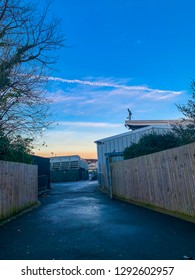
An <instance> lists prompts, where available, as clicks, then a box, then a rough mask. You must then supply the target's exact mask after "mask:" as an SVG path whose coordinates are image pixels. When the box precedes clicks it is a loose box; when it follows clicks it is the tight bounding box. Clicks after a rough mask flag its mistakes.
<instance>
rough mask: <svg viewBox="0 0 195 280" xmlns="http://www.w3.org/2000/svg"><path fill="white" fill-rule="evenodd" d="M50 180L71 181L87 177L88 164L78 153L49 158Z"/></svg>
mask: <svg viewBox="0 0 195 280" xmlns="http://www.w3.org/2000/svg"><path fill="white" fill-rule="evenodd" d="M50 170H51V182H73V181H80V180H86V179H88V164H87V162H86V161H85V160H83V159H81V158H80V156H78V155H72V156H57V157H52V158H50Z"/></svg>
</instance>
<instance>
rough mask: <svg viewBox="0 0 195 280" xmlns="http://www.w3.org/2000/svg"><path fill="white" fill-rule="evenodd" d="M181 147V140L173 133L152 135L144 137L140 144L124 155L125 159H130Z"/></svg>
mask: <svg viewBox="0 0 195 280" xmlns="http://www.w3.org/2000/svg"><path fill="white" fill-rule="evenodd" d="M179 145H180V143H179V139H178V138H177V137H176V136H175V135H174V134H173V133H172V132H169V133H166V134H163V135H162V134H156V133H150V134H145V135H143V136H142V137H141V138H140V140H139V141H138V143H134V144H132V145H131V146H130V147H128V148H126V149H125V150H124V152H123V155H124V159H130V158H135V157H139V156H143V155H148V154H152V153H156V152H159V151H162V150H166V149H170V148H174V147H178V146H179Z"/></svg>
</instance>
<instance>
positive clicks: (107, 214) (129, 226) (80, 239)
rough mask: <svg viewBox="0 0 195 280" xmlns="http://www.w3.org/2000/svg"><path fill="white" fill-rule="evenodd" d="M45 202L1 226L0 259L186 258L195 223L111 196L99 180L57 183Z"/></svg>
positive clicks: (194, 248) (194, 246)
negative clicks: (98, 185) (101, 190)
mask: <svg viewBox="0 0 195 280" xmlns="http://www.w3.org/2000/svg"><path fill="white" fill-rule="evenodd" d="M40 201H41V206H39V207H38V208H36V209H34V210H32V211H30V212H28V213H26V214H24V215H21V216H19V217H17V218H16V219H13V220H11V221H10V222H8V223H6V224H4V225H1V226H0V259H1V260H2V259H5V260H9V259H13V260H14V259H19V260H21V259H46V260H48V259H55V260H63V259H64V260H68V259H69V260H74V259H75V260H98V259H100V260H104V259H110V260H112V259H116V260H117V259H124V260H125V259H126V260H127V259H134V260H148V259H161V260H163V259H178V260H179V259H183V256H184V255H189V256H194V255H195V224H193V223H190V222H186V221H183V220H180V219H177V218H174V217H170V216H167V215H164V214H160V213H157V212H154V211H151V210H148V209H144V208H142V207H139V206H136V205H131V204H128V203H126V202H123V201H118V200H110V198H109V197H108V196H107V195H105V194H103V193H100V192H99V191H98V190H97V182H96V181H95V182H89V181H83V182H74V183H58V184H53V185H52V189H51V190H50V191H49V193H48V194H47V195H43V196H42V197H40Z"/></svg>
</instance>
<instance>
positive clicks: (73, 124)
mask: <svg viewBox="0 0 195 280" xmlns="http://www.w3.org/2000/svg"><path fill="white" fill-rule="evenodd" d="M58 124H59V126H60V127H62V126H70V127H87V128H107V127H108V128H117V127H121V123H108V122H71V121H62V122H58Z"/></svg>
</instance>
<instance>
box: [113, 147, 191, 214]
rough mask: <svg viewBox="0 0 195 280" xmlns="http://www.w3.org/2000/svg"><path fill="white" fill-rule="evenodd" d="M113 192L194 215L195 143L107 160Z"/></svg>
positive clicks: (129, 198)
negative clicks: (132, 157) (147, 153)
mask: <svg viewBox="0 0 195 280" xmlns="http://www.w3.org/2000/svg"><path fill="white" fill-rule="evenodd" d="M111 170H112V188H113V194H114V195H115V196H118V197H121V198H123V199H127V200H132V201H135V202H141V203H143V204H148V205H151V206H157V207H160V208H163V209H166V210H170V211H173V212H177V213H181V214H186V215H189V216H192V217H195V143H192V144H189V145H185V146H181V147H178V148H173V149H169V150H166V151H162V152H158V153H154V154H150V155H147V156H142V157H138V158H134V159H129V160H124V161H119V162H115V163H112V164H111Z"/></svg>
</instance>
